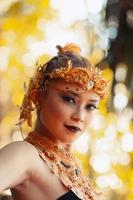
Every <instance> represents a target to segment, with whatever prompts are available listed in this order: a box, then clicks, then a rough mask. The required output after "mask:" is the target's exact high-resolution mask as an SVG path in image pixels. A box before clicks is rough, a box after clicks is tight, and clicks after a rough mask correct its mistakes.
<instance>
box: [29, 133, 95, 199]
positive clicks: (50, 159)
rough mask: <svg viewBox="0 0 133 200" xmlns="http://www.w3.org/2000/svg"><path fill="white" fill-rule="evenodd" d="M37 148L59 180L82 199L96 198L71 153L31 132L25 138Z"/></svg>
mask: <svg viewBox="0 0 133 200" xmlns="http://www.w3.org/2000/svg"><path fill="white" fill-rule="evenodd" d="M25 140H26V141H27V142H29V143H31V144H32V145H33V146H35V147H36V148H37V149H38V152H39V155H40V156H41V158H42V159H43V160H44V161H45V162H46V163H47V165H48V166H49V167H50V169H51V171H52V172H53V173H54V174H56V175H57V176H58V178H59V179H60V181H61V182H62V183H63V184H64V185H65V186H66V187H67V188H69V189H70V190H72V191H73V192H74V193H75V194H76V195H77V196H78V197H79V198H80V199H82V200H97V199H98V197H99V195H98V194H97V193H96V192H95V191H94V189H93V188H92V187H91V185H90V184H89V182H88V180H87V178H86V177H85V176H84V175H83V173H82V172H81V170H80V169H79V166H78V165H77V163H76V161H75V159H74V157H73V155H72V153H71V152H70V151H66V150H65V149H63V148H59V147H58V146H57V145H56V144H55V143H54V142H52V141H51V140H50V139H48V138H46V137H44V136H43V135H41V134H38V133H36V132H31V133H30V134H29V135H28V137H27V138H26V139H25Z"/></svg>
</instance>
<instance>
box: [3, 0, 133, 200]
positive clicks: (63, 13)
mask: <svg viewBox="0 0 133 200" xmlns="http://www.w3.org/2000/svg"><path fill="white" fill-rule="evenodd" d="M67 42H69V43H70V42H73V43H77V44H79V45H80V46H81V49H82V53H83V55H85V56H87V57H88V58H89V59H90V60H91V61H92V62H93V63H95V64H96V65H98V66H99V67H100V68H101V69H103V70H104V76H105V77H106V78H107V79H108V80H109V81H111V83H112V88H111V91H110V96H109V98H108V99H107V100H104V101H102V102H101V104H100V109H99V111H98V112H96V115H95V118H94V120H93V123H92V125H91V127H90V128H89V129H88V131H87V132H86V133H84V134H83V135H82V136H81V138H79V139H78V140H77V141H76V142H75V143H74V151H75V155H76V156H77V158H78V159H79V160H80V162H81V163H82V164H83V167H84V172H85V174H86V175H87V176H88V177H90V179H91V182H92V183H93V184H94V185H95V188H96V189H97V190H100V191H102V192H103V194H104V195H103V199H102V200H133V1H132V0H95V1H94V0H78V1H77V0H67V1H65V0H0V147H3V146H4V145H6V144H7V143H9V142H11V141H15V140H21V139H22V136H21V133H20V129H19V127H18V126H16V123H17V122H18V116H19V105H20V104H21V102H22V98H23V95H24V92H25V91H24V82H26V83H27V84H28V80H29V78H30V77H31V76H32V74H33V72H34V69H35V68H34V64H35V61H36V60H37V59H38V58H41V59H43V60H44V61H47V60H48V59H49V58H51V56H53V55H55V54H56V52H57V51H56V48H55V46H56V45H57V44H60V45H64V44H66V43H67ZM23 131H24V133H25V134H26V133H27V132H28V131H29V130H28V128H27V127H26V126H24V127H23Z"/></svg>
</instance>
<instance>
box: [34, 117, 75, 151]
mask: <svg viewBox="0 0 133 200" xmlns="http://www.w3.org/2000/svg"><path fill="white" fill-rule="evenodd" d="M33 132H36V133H38V134H40V135H42V136H44V137H46V138H48V139H49V140H50V141H51V142H53V143H54V144H55V145H57V146H58V147H59V148H63V149H66V150H67V151H70V150H71V146H72V145H71V144H70V143H64V142H62V141H60V140H59V139H58V138H55V137H54V136H53V135H52V134H50V133H49V131H48V130H47V129H46V128H45V127H44V126H43V125H42V124H41V123H40V121H39V120H37V121H36V125H35V128H34V130H33Z"/></svg>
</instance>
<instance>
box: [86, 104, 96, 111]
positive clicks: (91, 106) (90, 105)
mask: <svg viewBox="0 0 133 200" xmlns="http://www.w3.org/2000/svg"><path fill="white" fill-rule="evenodd" d="M86 109H87V110H88V111H92V110H95V109H98V108H97V107H96V106H95V105H93V104H88V105H87V106H86Z"/></svg>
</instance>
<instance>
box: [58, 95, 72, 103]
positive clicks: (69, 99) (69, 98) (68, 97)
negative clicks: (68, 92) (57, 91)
mask: <svg viewBox="0 0 133 200" xmlns="http://www.w3.org/2000/svg"><path fill="white" fill-rule="evenodd" d="M61 97H62V99H63V100H64V101H65V102H68V103H73V104H74V103H75V99H74V98H73V97H71V96H61Z"/></svg>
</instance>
